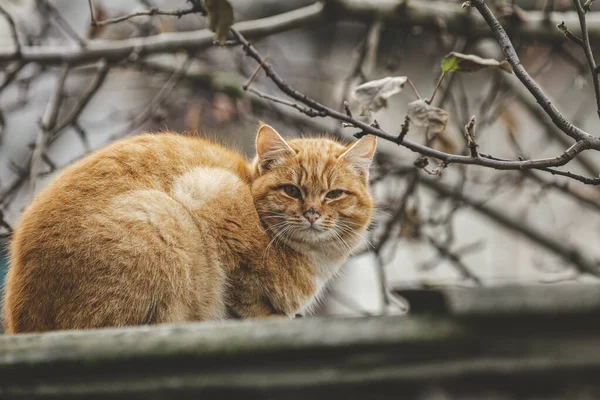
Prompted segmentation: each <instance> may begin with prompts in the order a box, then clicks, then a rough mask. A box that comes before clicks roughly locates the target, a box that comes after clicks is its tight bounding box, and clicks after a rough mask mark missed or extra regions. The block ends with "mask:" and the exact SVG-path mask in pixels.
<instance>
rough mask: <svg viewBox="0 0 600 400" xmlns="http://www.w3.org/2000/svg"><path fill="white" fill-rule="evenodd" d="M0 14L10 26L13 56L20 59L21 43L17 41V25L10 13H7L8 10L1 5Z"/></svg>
mask: <svg viewBox="0 0 600 400" xmlns="http://www.w3.org/2000/svg"><path fill="white" fill-rule="evenodd" d="M0 14H2V15H3V16H4V18H5V19H6V22H8V25H9V27H10V34H11V36H12V40H13V44H14V46H15V53H14V56H15V57H16V58H17V59H20V58H21V56H22V53H21V43H20V42H19V34H18V32H17V25H16V24H15V21H14V20H13V17H12V15H10V14H9V13H8V11H6V9H4V7H2V6H0Z"/></svg>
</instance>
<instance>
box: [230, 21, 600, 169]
mask: <svg viewBox="0 0 600 400" xmlns="http://www.w3.org/2000/svg"><path fill="white" fill-rule="evenodd" d="M500 28H501V27H500ZM231 32H232V34H233V35H234V36H235V38H236V39H237V40H238V41H239V43H240V44H241V45H242V47H243V48H244V51H245V52H246V54H247V55H248V56H250V57H252V58H254V60H256V62H258V63H259V64H263V69H264V71H265V73H266V74H267V76H268V77H269V78H270V79H271V80H272V81H273V83H275V85H277V87H278V88H279V89H280V90H281V91H282V92H284V93H285V94H287V95H288V96H289V97H291V98H293V99H295V100H297V101H299V102H301V103H304V104H305V105H307V106H309V107H310V108H312V109H313V110H309V113H310V114H314V112H315V111H316V116H320V117H325V116H328V117H332V118H335V119H337V120H339V121H343V122H346V123H348V124H350V125H352V126H354V127H356V128H358V129H360V130H361V131H360V132H359V133H357V134H356V135H355V136H357V137H361V136H364V135H367V134H372V135H375V136H377V137H380V138H382V139H385V140H388V141H390V142H393V143H396V144H398V145H401V146H404V147H406V148H408V149H410V150H412V151H414V152H417V153H419V154H421V155H423V156H428V157H433V158H436V159H439V160H441V161H442V162H443V163H444V166H447V165H449V164H452V163H455V164H471V165H480V166H485V167H490V168H494V169H504V170H510V169H514V170H521V169H531V168H537V169H542V168H549V167H558V166H563V165H565V164H567V163H568V162H569V161H571V160H572V159H573V158H575V157H576V156H577V155H578V154H580V153H581V152H582V151H584V150H588V149H596V150H600V139H598V138H594V137H593V136H591V135H589V134H588V133H586V132H583V131H582V130H581V129H579V128H577V127H574V126H573V125H572V124H570V123H569V122H567V121H566V120H565V119H564V118H562V115H560V113H558V110H556V109H555V108H554V106H552V105H551V104H547V106H549V107H550V111H551V112H554V113H555V116H556V115H558V116H560V118H562V120H559V121H558V122H559V123H562V125H563V126H565V125H566V126H568V127H570V130H568V132H569V133H571V134H574V133H573V132H576V134H575V135H576V136H577V137H579V138H580V139H581V140H579V141H578V142H577V143H575V144H574V145H572V146H571V147H569V148H568V149H567V150H566V151H565V152H564V153H562V154H560V155H558V156H556V157H552V158H545V159H533V160H519V161H513V160H503V159H499V158H495V157H490V156H488V157H471V156H463V155H455V154H449V153H445V152H442V151H439V150H435V149H432V148H430V147H427V146H424V145H420V144H418V143H414V142H411V141H409V140H406V139H405V138H403V140H401V141H400V140H399V138H400V136H393V135H391V134H389V133H388V132H385V131H383V130H382V129H381V128H379V127H377V126H374V125H369V124H367V123H365V122H363V121H360V120H357V119H355V118H353V117H352V116H349V115H348V114H346V113H341V112H339V111H336V110H333V109H331V108H329V107H326V106H324V105H322V104H320V103H319V102H317V101H315V100H313V99H311V98H309V97H308V96H306V95H305V94H303V93H300V92H298V91H297V90H295V89H293V88H292V87H291V86H289V85H288V84H286V83H285V82H284V80H283V79H282V78H281V77H280V76H279V75H278V74H277V73H276V72H275V71H274V70H273V67H272V66H271V64H270V63H268V62H266V63H263V57H262V56H261V55H260V54H259V53H258V51H257V50H256V49H255V48H254V46H252V44H250V42H248V40H246V38H244V36H243V35H242V34H241V33H240V32H238V31H237V30H236V29H234V28H232V29H231ZM506 39H507V40H508V38H506ZM509 43H510V42H509ZM513 52H514V51H513ZM515 57H516V53H515ZM517 60H518V59H517ZM513 62H514V60H513ZM520 68H521V70H522V71H523V72H524V73H525V74H527V73H526V72H525V70H524V69H523V68H522V67H520ZM527 77H528V78H529V80H530V81H531V82H532V83H533V85H534V87H535V88H537V90H538V91H539V93H541V90H540V89H539V87H537V85H536V84H535V82H533V80H531V78H530V77H529V75H527ZM541 96H542V97H545V96H544V95H543V93H541ZM299 111H301V112H304V111H303V110H302V109H299ZM556 113H558V114H556ZM310 114H308V113H307V115H310ZM313 116H314V115H313ZM555 123H557V122H556V121H555ZM559 127H560V126H559ZM482 155H483V154H482Z"/></svg>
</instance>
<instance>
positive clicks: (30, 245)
mask: <svg viewBox="0 0 600 400" xmlns="http://www.w3.org/2000/svg"><path fill="white" fill-rule="evenodd" d="M203 168H204V169H207V171H225V173H226V174H228V175H230V176H235V177H236V178H235V179H238V180H239V182H249V180H250V174H249V171H248V167H247V165H246V163H245V160H244V158H243V157H242V156H241V155H240V154H239V153H236V152H234V151H231V150H229V149H227V148H225V147H223V146H220V145H218V144H216V143H213V142H211V141H209V140H205V139H201V138H198V137H189V136H183V135H178V134H173V133H162V134H143V135H138V136H135V137H132V138H128V139H125V140H121V141H118V142H115V143H113V144H111V145H109V146H107V147H106V148H103V149H101V150H99V151H96V152H94V153H92V154H90V155H89V156H87V157H85V158H83V159H82V160H80V161H78V162H76V163H74V164H73V165H71V166H70V167H68V168H66V169H65V170H63V171H62V172H61V173H60V174H59V175H58V176H57V177H56V178H55V179H54V180H53V181H52V182H50V183H49V184H48V185H47V186H46V187H45V188H44V189H42V190H41V191H40V193H38V194H37V195H36V196H35V197H34V199H33V201H32V202H31V204H30V205H29V206H28V207H27V208H26V209H25V210H24V212H23V214H22V215H21V218H20V220H19V221H18V223H17V226H16V229H15V231H14V234H13V238H12V241H11V248H10V268H9V272H8V276H7V281H6V294H5V304H4V308H5V313H6V315H5V318H6V325H7V330H8V331H11V330H12V331H32V330H46V329H57V328H60V327H61V326H63V327H67V326H69V324H71V325H74V326H75V325H76V324H78V323H76V322H73V321H70V322H64V323H63V322H61V321H58V320H57V318H60V316H57V315H56V311H57V310H60V309H65V310H66V309H67V308H68V307H74V306H73V305H72V304H68V303H66V302H67V301H71V300H75V301H76V299H77V297H78V296H87V297H90V298H86V299H81V300H82V301H83V302H86V303H88V304H90V302H93V301H96V300H95V299H94V298H93V296H95V295H96V294H97V293H98V294H100V293H102V296H105V297H106V298H109V297H110V296H114V294H110V293H112V292H111V290H112V289H109V288H108V287H107V286H110V285H113V286H114V283H112V282H113V281H114V280H115V279H117V276H115V273H121V272H119V271H122V270H123V269H127V268H129V267H130V266H131V265H133V263H137V262H138V260H142V259H145V260H147V261H145V262H146V264H148V268H152V269H151V271H154V270H155V269H156V270H158V269H157V268H156V267H155V266H153V265H151V264H157V265H160V264H162V265H172V264H174V263H182V264H181V265H184V264H186V263H187V264H189V263H190V260H189V258H190V257H193V256H194V254H192V253H193V252H194V251H198V252H204V253H206V252H208V251H209V250H210V246H208V245H205V247H206V248H197V249H196V250H195V247H194V246H195V242H194V243H192V242H190V241H191V240H192V238H191V237H190V236H193V235H190V232H186V229H187V228H189V230H194V229H197V227H196V224H195V223H194V221H192V220H191V219H190V218H189V216H188V215H187V213H186V211H185V207H183V208H182V207H181V204H180V203H181V202H178V200H177V199H176V198H175V199H174V198H173V197H172V196H175V197H176V195H177V193H175V194H174V193H173V191H174V190H177V185H178V182H180V181H181V179H182V177H185V176H187V175H189V174H190V171H194V170H197V169H203ZM205 175H206V174H205ZM215 178H217V179H218V177H216V176H215ZM201 195H202V194H201ZM157 226H158V227H160V229H155V227H157ZM194 240H195V241H196V242H197V239H194ZM161 246H166V247H165V248H180V247H181V248H189V249H190V251H189V252H188V254H185V253H182V252H179V253H176V252H171V253H168V252H165V251H163V248H162V247H161ZM196 247H197V246H196ZM141 253H143V255H144V257H143V258H140V256H139V254H141ZM197 255H198V254H196V256H197ZM202 256H203V257H207V256H208V255H207V254H203V255H202ZM168 257H171V259H168ZM108 259H111V260H113V262H112V264H108V263H107V262H106V260H108ZM119 263H120V264H121V265H119ZM90 268H96V269H97V270H98V271H97V272H95V273H94V274H95V275H94V274H90V273H89V272H88V271H89V269H90ZM152 273H154V272H152ZM156 273H160V271H158V272H156ZM210 273H211V272H210V271H208V272H207V282H208V283H209V284H210V282H211V279H210ZM102 274H104V275H102ZM86 279H87V280H86ZM127 279H129V280H131V282H130V283H129V284H130V285H131V286H132V289H133V288H134V287H135V284H134V283H133V282H134V281H135V280H136V279H137V280H138V287H140V286H144V285H145V286H146V287H150V286H152V285H155V282H158V281H160V277H157V276H128V277H127ZM215 279H217V277H215ZM182 281H183V279H182ZM93 285H98V286H96V287H94V286H93ZM100 285H104V287H100ZM86 290H87V291H88V292H86ZM115 290H116V289H115ZM152 290H154V292H156V290H158V289H157V288H155V289H152ZM206 290H209V288H208V287H207V288H206ZM123 291H124V290H123ZM128 291H129V292H131V290H128ZM115 293H116V292H115ZM103 301H104V302H106V301H107V300H106V299H104V300H103ZM123 301H135V299H133V298H129V299H126V300H123ZM82 304H83V303H82ZM78 310H79V311H77V312H75V311H72V312H71V315H72V316H78V315H79V316H80V317H81V318H85V314H86V313H88V314H89V313H90V312H91V310H89V309H86V307H84V306H83V305H82V306H81V307H80V309H79V308H78ZM27 312H30V313H32V314H31V315H29V316H26V315H25V314H24V313H27ZM115 312H116V311H115ZM52 313H54V315H53V317H50V316H48V317H45V315H46V314H48V315H50V314H52ZM34 314H35V315H34ZM44 318H48V319H47V320H44ZM34 320H35V322H32V321H34ZM18 321H29V322H27V323H28V324H29V325H27V326H26V327H25V326H23V327H20V328H19V327H18V326H17V322H18ZM134 322H135V321H134ZM86 323H87V321H86ZM104 323H105V322H102V321H95V322H93V324H94V325H97V326H102V325H103V324H104ZM128 323H130V321H124V322H123V324H128ZM61 324H63V325H61ZM113 324H114V323H110V324H109V325H113ZM80 325H81V324H80Z"/></svg>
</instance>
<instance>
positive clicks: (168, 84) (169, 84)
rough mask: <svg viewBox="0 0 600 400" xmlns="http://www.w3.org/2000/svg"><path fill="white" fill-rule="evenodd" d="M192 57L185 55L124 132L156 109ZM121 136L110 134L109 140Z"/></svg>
mask: <svg viewBox="0 0 600 400" xmlns="http://www.w3.org/2000/svg"><path fill="white" fill-rule="evenodd" d="M192 60H193V59H192V57H190V56H189V55H187V56H186V58H185V60H184V61H183V62H182V63H181V65H180V66H179V68H177V70H175V72H173V74H172V75H171V76H170V77H169V79H167V81H166V82H165V83H164V85H163V86H162V88H161V89H160V90H159V91H158V93H157V94H156V96H154V98H153V99H152V101H150V103H148V105H147V106H146V107H145V108H144V109H143V110H142V111H141V112H140V113H139V114H138V115H137V116H136V117H135V118H134V119H133V120H132V121H131V122H130V123H129V124H128V125H127V128H126V129H125V134H130V133H132V132H131V131H132V130H133V129H135V128H137V127H139V126H141V125H142V124H143V123H144V122H146V121H147V120H148V119H149V118H150V117H151V116H152V114H153V113H154V112H155V111H156V109H157V108H158V107H159V106H160V105H161V104H162V103H163V102H164V101H165V99H166V98H167V97H168V96H169V95H170V94H171V92H172V91H173V89H174V88H175V86H177V84H178V83H179V81H180V80H181V78H182V77H183V76H184V75H185V72H186V71H187V69H188V67H189V66H190V64H191V62H192ZM122 136H123V134H122V133H117V134H113V135H111V136H110V138H109V141H113V140H116V139H119V138H121V137H122Z"/></svg>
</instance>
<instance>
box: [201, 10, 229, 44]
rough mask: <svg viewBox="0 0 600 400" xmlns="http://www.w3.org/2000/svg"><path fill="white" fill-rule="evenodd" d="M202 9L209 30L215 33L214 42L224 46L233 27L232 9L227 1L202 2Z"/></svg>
mask: <svg viewBox="0 0 600 400" xmlns="http://www.w3.org/2000/svg"><path fill="white" fill-rule="evenodd" d="M204 8H205V9H206V13H207V14H208V25H209V27H210V30H211V31H213V32H215V42H217V43H218V44H224V43H225V41H226V40H227V33H228V32H229V28H230V27H231V25H233V7H231V4H230V3H229V1H227V0H204Z"/></svg>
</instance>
